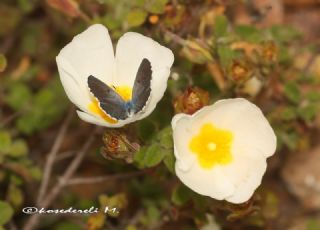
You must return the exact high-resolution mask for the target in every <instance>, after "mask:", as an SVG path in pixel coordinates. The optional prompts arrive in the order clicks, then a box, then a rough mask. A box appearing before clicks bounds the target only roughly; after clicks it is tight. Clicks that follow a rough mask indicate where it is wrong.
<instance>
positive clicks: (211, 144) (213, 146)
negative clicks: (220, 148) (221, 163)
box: [207, 142, 217, 151]
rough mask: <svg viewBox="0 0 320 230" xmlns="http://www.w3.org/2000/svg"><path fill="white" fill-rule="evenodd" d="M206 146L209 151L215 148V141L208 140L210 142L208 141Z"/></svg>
mask: <svg viewBox="0 0 320 230" xmlns="http://www.w3.org/2000/svg"><path fill="white" fill-rule="evenodd" d="M207 148H208V149H209V150H210V151H214V150H216V148H217V145H216V144H215V143H213V142H210V143H208V145H207Z"/></svg>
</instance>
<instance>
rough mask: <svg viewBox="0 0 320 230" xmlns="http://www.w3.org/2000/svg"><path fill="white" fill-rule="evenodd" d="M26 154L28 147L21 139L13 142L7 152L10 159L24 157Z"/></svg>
mask: <svg viewBox="0 0 320 230" xmlns="http://www.w3.org/2000/svg"><path fill="white" fill-rule="evenodd" d="M27 153H28V145H27V143H26V142H25V141H24V140H22V139H20V140H15V141H14V142H13V143H12V145H11V146H10V148H9V150H8V154H9V155H10V156H11V157H16V158H18V157H22V156H25V155H27Z"/></svg>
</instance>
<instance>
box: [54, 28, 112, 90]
mask: <svg viewBox="0 0 320 230" xmlns="http://www.w3.org/2000/svg"><path fill="white" fill-rule="evenodd" d="M58 57H63V59H64V60H66V61H67V62H68V63H69V65H71V66H72V67H73V68H74V69H75V70H77V76H73V77H74V78H76V79H77V81H78V82H79V83H80V82H81V83H82V84H84V85H86V84H87V78H88V76H90V75H93V76H95V77H96V78H99V79H100V80H101V81H103V82H105V83H106V84H110V83H112V78H113V76H114V71H115V58H114V52H113V46H112V42H111V38H110V36H109V33H108V29H107V28H106V27H105V26H103V25H101V24H94V25H92V26H90V27H89V28H88V29H86V30H85V31H83V32H82V33H80V34H78V35H77V36H75V37H74V38H73V40H72V41H71V42H70V43H69V44H67V45H66V46H65V47H64V48H63V49H62V50H61V51H60V53H59V55H58ZM58 65H59V63H58Z"/></svg>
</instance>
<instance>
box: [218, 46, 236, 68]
mask: <svg viewBox="0 0 320 230" xmlns="http://www.w3.org/2000/svg"><path fill="white" fill-rule="evenodd" d="M218 56H219V58H220V62H221V64H222V65H223V66H224V67H227V66H229V65H230V64H231V62H232V60H233V59H235V58H236V57H237V53H236V52H235V51H233V50H232V49H231V48H230V47H228V46H219V47H218Z"/></svg>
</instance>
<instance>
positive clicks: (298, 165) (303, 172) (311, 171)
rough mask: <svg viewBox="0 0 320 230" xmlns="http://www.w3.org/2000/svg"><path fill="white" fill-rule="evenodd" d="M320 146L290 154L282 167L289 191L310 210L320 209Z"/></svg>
mask: <svg viewBox="0 0 320 230" xmlns="http://www.w3.org/2000/svg"><path fill="white" fill-rule="evenodd" d="M319 162H320V146H318V147H316V148H314V149H312V150H310V151H308V152H302V153H297V154H295V155H293V156H290V158H289V159H288V161H287V162H286V164H285V166H284V168H283V169H282V172H281V174H282V178H283V179H284V181H285V183H286V184H287V186H288V189H289V191H290V192H291V193H292V194H293V195H294V196H295V197H297V199H298V200H299V201H300V203H301V204H302V205H303V206H304V207H305V208H306V209H308V210H319V209H320V196H319V192H320V167H319Z"/></svg>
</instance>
